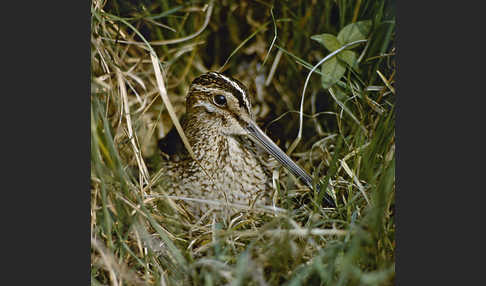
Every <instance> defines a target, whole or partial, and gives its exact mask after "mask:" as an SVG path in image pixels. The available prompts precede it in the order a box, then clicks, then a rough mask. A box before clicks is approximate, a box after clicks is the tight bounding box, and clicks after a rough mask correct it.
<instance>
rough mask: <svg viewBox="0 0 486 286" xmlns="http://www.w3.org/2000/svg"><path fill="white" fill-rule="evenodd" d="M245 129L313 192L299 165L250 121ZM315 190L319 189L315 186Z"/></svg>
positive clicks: (330, 202)
mask: <svg viewBox="0 0 486 286" xmlns="http://www.w3.org/2000/svg"><path fill="white" fill-rule="evenodd" d="M247 129H248V131H249V134H250V135H251V136H252V137H253V138H254V139H255V141H257V142H258V143H260V145H261V146H262V147H263V148H264V149H265V150H266V151H267V152H268V153H270V154H271V155H272V156H273V157H275V159H277V160H278V161H279V162H280V164H282V165H283V166H284V167H285V168H286V169H287V170H289V171H290V172H291V173H292V174H293V175H294V176H295V177H297V178H299V179H300V180H301V181H302V182H303V183H305V184H306V185H307V186H308V187H309V188H310V189H311V190H314V185H313V184H312V177H311V176H310V175H309V174H308V173H307V172H306V171H304V169H302V168H301V167H300V166H299V165H297V164H296V163H295V162H294V161H293V160H292V159H290V157H289V156H287V154H285V152H284V151H282V149H280V148H279V147H278V146H277V144H275V143H274V142H273V141H272V139H270V138H269V137H268V136H267V135H266V134H265V133H264V132H263V131H262V130H261V129H260V127H258V125H256V123H254V122H253V121H250V122H249V123H248V126H247ZM317 188H319V187H318V186H317ZM324 198H325V200H326V201H327V204H328V205H331V206H334V203H333V202H332V200H331V198H330V197H329V196H328V195H327V194H326V196H325V197H324Z"/></svg>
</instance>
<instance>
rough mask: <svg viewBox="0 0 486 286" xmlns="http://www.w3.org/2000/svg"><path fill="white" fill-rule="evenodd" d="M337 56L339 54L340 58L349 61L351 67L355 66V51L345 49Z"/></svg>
mask: <svg viewBox="0 0 486 286" xmlns="http://www.w3.org/2000/svg"><path fill="white" fill-rule="evenodd" d="M337 56H338V59H340V60H341V61H343V62H345V63H347V64H348V65H349V66H351V67H354V66H355V63H356V58H357V56H356V53H355V52H353V51H348V50H344V51H341V52H340V53H339V54H338V55H337Z"/></svg>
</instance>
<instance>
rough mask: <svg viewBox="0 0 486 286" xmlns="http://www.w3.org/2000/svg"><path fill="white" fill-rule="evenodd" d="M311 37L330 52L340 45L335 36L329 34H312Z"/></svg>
mask: <svg viewBox="0 0 486 286" xmlns="http://www.w3.org/2000/svg"><path fill="white" fill-rule="evenodd" d="M311 39H312V40H314V41H317V42H319V43H320V44H322V45H324V47H326V49H328V50H329V51H330V52H334V51H335V50H337V49H339V48H340V47H341V46H342V44H341V43H340V42H339V40H338V39H337V38H336V36H334V35H331V34H320V35H313V36H312V37H311Z"/></svg>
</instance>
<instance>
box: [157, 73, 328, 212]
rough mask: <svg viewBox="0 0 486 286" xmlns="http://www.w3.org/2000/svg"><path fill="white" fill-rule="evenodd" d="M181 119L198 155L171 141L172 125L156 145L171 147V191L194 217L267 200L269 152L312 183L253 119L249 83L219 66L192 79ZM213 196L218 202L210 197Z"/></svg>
mask: <svg viewBox="0 0 486 286" xmlns="http://www.w3.org/2000/svg"><path fill="white" fill-rule="evenodd" d="M181 125H182V128H183V129H184V133H185V135H186V137H187V138H188V141H189V144H190V145H191V147H192V149H193V151H194V155H195V158H196V161H195V160H193V159H192V157H191V156H189V154H188V153H187V151H185V148H184V147H183V145H182V143H179V144H174V143H170V141H173V140H172V139H171V138H170V137H174V136H175V137H178V135H177V132H176V131H175V128H173V130H171V132H169V134H168V135H167V136H166V138H165V139H164V140H163V141H161V142H159V146H160V144H162V145H164V144H165V145H166V146H165V149H166V150H169V152H166V153H172V156H171V160H169V161H166V163H165V166H164V168H165V169H166V170H165V171H166V175H167V176H168V177H169V178H168V179H169V181H170V183H169V185H168V186H167V190H168V191H169V195H172V196H174V197H176V198H182V199H183V201H184V204H185V206H186V207H187V208H188V211H189V212H190V213H191V214H192V215H193V216H195V217H201V216H202V215H204V214H205V213H206V212H208V211H209V210H210V209H218V208H220V209H221V208H222V207H221V205H225V203H226V202H227V203H230V204H226V207H228V206H229V205H233V206H234V205H235V204H240V205H241V204H243V205H246V206H253V205H254V204H257V205H269V204H270V203H271V194H272V191H273V188H272V171H273V170H272V169H274V168H275V167H277V166H278V163H277V162H276V161H275V160H274V159H272V157H273V158H275V159H276V160H277V161H278V162H280V164H282V165H283V166H284V167H285V168H287V169H288V170H289V171H290V172H291V173H292V174H293V175H294V176H295V177H297V178H299V179H300V180H301V181H302V182H303V183H304V184H305V185H307V186H308V187H309V188H311V189H313V187H314V186H313V183H312V182H313V180H312V178H311V176H309V174H308V173H307V172H306V171H304V170H303V169H302V168H301V167H299V166H298V165H297V164H296V163H295V162H294V161H293V160H292V159H290V158H289V156H287V155H286V154H285V152H283V151H282V150H281V149H280V148H279V147H278V146H277V145H276V144H275V143H274V142H273V141H272V140H271V139H270V138H269V137H268V136H267V135H265V133H264V132H263V131H262V130H261V129H260V128H259V127H258V125H257V124H256V123H255V120H254V118H253V114H252V110H251V103H250V97H249V92H248V89H247V88H246V87H245V86H244V85H243V84H242V83H241V82H239V81H238V80H236V79H233V78H230V77H228V76H225V75H223V74H221V73H217V72H208V73H206V74H203V75H201V76H199V77H197V78H196V79H194V80H193V81H192V83H191V86H190V89H189V92H188V95H187V97H186V114H185V116H184V117H183V119H182V120H181ZM176 140H180V138H179V139H176ZM178 147H180V149H178ZM162 148H164V147H162ZM276 163H277V164H276ZM325 200H326V202H324V203H325V204H326V205H327V206H333V202H332V199H330V197H329V196H328V195H327V194H326V195H325ZM214 201H216V202H219V203H220V204H219V207H218V204H216V205H214V204H210V203H208V202H214ZM227 209H228V208H227Z"/></svg>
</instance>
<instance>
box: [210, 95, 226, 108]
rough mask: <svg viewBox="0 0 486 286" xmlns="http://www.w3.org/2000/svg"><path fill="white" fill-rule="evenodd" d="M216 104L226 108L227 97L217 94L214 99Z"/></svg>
mask: <svg viewBox="0 0 486 286" xmlns="http://www.w3.org/2000/svg"><path fill="white" fill-rule="evenodd" d="M213 100H214V103H216V104H217V105H219V106H225V105H226V97H225V96H224V95H222V94H217V95H215V96H214V98H213Z"/></svg>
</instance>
